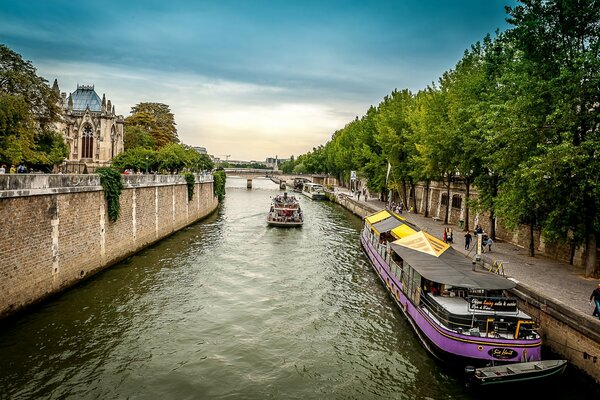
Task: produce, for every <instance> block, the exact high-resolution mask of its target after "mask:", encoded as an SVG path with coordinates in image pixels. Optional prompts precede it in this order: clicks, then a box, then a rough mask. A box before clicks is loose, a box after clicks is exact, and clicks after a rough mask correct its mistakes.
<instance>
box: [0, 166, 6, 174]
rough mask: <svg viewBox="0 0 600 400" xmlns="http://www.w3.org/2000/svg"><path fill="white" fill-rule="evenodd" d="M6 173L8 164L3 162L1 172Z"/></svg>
mask: <svg viewBox="0 0 600 400" xmlns="http://www.w3.org/2000/svg"><path fill="white" fill-rule="evenodd" d="M5 173H6V164H2V166H1V167H0V174H5Z"/></svg>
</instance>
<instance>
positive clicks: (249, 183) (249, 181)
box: [246, 178, 252, 189]
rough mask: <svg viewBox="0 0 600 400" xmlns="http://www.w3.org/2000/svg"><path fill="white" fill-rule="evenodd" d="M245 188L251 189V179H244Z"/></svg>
mask: <svg viewBox="0 0 600 400" xmlns="http://www.w3.org/2000/svg"><path fill="white" fill-rule="evenodd" d="M246 187H247V188H248V189H252V178H248V179H246Z"/></svg>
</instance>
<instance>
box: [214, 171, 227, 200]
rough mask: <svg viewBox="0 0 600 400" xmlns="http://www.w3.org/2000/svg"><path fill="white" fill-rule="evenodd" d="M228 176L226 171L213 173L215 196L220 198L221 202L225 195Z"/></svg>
mask: <svg viewBox="0 0 600 400" xmlns="http://www.w3.org/2000/svg"><path fill="white" fill-rule="evenodd" d="M226 179H227V176H226V175H225V171H216V172H215V173H214V174H213V192H214V194H215V196H217V198H218V199H219V203H220V202H222V201H223V198H224V197H225V180H226Z"/></svg>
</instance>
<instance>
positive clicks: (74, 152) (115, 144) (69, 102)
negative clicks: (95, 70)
mask: <svg viewBox="0 0 600 400" xmlns="http://www.w3.org/2000/svg"><path fill="white" fill-rule="evenodd" d="M52 90H54V91H55V92H56V93H57V94H59V95H60V99H61V107H62V109H63V113H62V118H61V121H60V122H59V123H57V124H56V129H57V130H58V131H59V132H61V133H62V134H63V136H64V138H65V141H66V143H67V146H68V148H69V154H68V156H67V159H66V163H65V166H67V167H68V166H69V165H85V166H86V167H88V168H91V169H92V170H93V169H95V168H97V167H101V166H106V165H108V164H110V161H111V160H112V159H113V157H114V156H116V155H117V154H119V153H121V152H122V151H123V126H124V118H123V116H122V115H117V114H116V113H115V106H114V105H112V104H111V101H110V100H108V101H107V100H106V96H105V95H104V94H103V95H102V100H101V99H100V97H99V96H98V94H97V93H96V91H95V90H94V86H93V85H77V90H75V91H74V92H73V93H70V94H69V95H68V97H67V94H66V93H65V92H63V93H60V89H59V87H58V81H57V80H56V79H55V80H54V84H53V86H52ZM67 170H69V168H67ZM71 172H72V171H71Z"/></svg>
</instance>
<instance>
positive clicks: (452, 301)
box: [360, 210, 542, 367]
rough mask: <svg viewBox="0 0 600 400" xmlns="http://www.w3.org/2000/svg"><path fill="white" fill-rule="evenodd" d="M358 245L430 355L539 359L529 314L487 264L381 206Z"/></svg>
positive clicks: (494, 360)
mask: <svg viewBox="0 0 600 400" xmlns="http://www.w3.org/2000/svg"><path fill="white" fill-rule="evenodd" d="M360 242H361V245H362V248H363V250H364V252H365V254H366V256H367V258H368V260H369V262H370V264H371V266H372V268H373V270H374V271H375V273H376V274H377V276H378V277H379V278H380V280H381V282H382V283H383V285H384V286H385V288H386V289H387V291H388V292H389V293H390V295H391V297H392V299H393V300H394V302H395V303H396V305H397V306H398V308H399V309H400V310H401V311H402V313H404V315H405V316H406V318H407V319H408V321H409V322H410V324H411V325H412V327H413V330H414V331H415V333H416V334H417V337H418V338H419V340H420V341H421V343H422V344H423V346H424V347H425V349H427V350H428V351H429V352H430V353H431V354H432V355H434V356H435V357H436V358H439V359H441V360H444V361H446V362H448V363H450V364H452V365H457V364H458V365H463V366H465V365H472V366H473V367H483V366H486V365H490V364H500V363H507V364H508V363H520V362H529V361H539V360H540V359H541V347H542V340H541V338H540V335H539V334H538V333H537V331H536V326H535V322H534V321H533V319H532V318H531V317H530V316H529V315H527V314H526V313H524V312H523V311H522V310H519V308H518V304H517V300H516V298H514V297H510V296H509V293H508V290H509V289H512V288H514V287H515V286H516V283H515V282H513V281H511V280H509V279H507V278H505V277H503V276H500V275H497V274H493V273H490V272H487V271H476V270H475V269H474V266H473V264H472V262H471V260H469V259H467V258H465V257H464V255H462V254H461V253H459V252H457V251H456V250H454V249H453V248H452V247H450V246H449V245H448V244H447V243H444V242H443V241H442V240H439V239H437V238H435V237H433V236H431V235H429V234H428V233H427V232H424V231H423V230H421V229H420V228H419V227H417V226H416V225H414V224H411V223H409V222H408V221H407V220H406V219H405V218H403V217H401V216H399V215H397V214H394V213H391V212H388V211H385V210H384V211H380V212H378V213H375V214H373V215H370V216H368V217H366V218H365V220H364V227H363V230H362V233H361V236H360Z"/></svg>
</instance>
